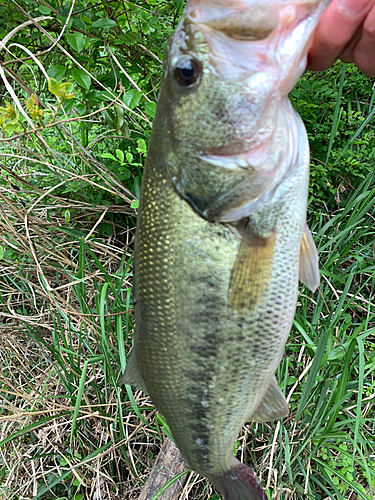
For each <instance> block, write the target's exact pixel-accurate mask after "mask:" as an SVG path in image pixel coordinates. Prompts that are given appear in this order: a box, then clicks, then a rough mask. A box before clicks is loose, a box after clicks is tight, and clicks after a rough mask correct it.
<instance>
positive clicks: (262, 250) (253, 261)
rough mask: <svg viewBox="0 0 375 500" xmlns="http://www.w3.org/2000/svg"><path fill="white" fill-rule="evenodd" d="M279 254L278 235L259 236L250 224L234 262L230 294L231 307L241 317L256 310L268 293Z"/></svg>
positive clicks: (272, 233)
mask: <svg viewBox="0 0 375 500" xmlns="http://www.w3.org/2000/svg"><path fill="white" fill-rule="evenodd" d="M274 251H275V233H274V232H273V231H271V232H270V233H269V236H267V237H263V236H259V235H258V234H257V233H256V232H255V231H254V230H253V229H252V227H251V225H250V224H248V226H247V228H246V230H245V234H244V235H243V238H242V241H241V244H240V248H239V250H238V254H237V257H236V260H235V262H234V265H233V268H232V272H231V276H230V282H229V290H228V298H229V303H230V305H231V307H232V308H233V309H234V310H235V311H237V312H238V313H239V314H242V313H248V312H249V311H251V310H253V309H254V307H255V306H256V304H257V303H258V302H259V300H260V299H261V298H262V297H264V295H265V294H266V293H267V290H268V286H269V282H270V276H271V271H272V264H273V258H274Z"/></svg>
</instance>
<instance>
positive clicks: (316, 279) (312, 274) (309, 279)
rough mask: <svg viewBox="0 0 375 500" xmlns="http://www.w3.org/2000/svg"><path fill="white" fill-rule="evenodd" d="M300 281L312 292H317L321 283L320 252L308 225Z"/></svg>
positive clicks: (302, 253)
mask: <svg viewBox="0 0 375 500" xmlns="http://www.w3.org/2000/svg"><path fill="white" fill-rule="evenodd" d="M299 279H300V281H301V282H302V283H303V284H304V285H306V286H307V288H309V289H310V290H311V291H312V292H315V291H316V290H317V288H318V286H319V283H320V276H319V264H318V251H317V249H316V246H315V243H314V240H313V237H312V234H311V232H310V229H309V228H308V226H307V224H305V231H304V233H303V236H302V241H301V250H300V259H299Z"/></svg>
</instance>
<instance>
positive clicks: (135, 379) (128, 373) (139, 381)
mask: <svg viewBox="0 0 375 500" xmlns="http://www.w3.org/2000/svg"><path fill="white" fill-rule="evenodd" d="M122 384H127V385H132V386H133V387H138V389H141V391H142V392H144V393H145V394H148V392H147V389H146V384H145V383H144V381H143V377H142V374H141V370H140V369H139V366H138V360H137V357H136V354H135V349H134V347H133V349H132V351H131V353H130V355H129V359H128V362H127V363H126V367H125V371H124V374H123V376H122V377H121V380H120V385H122Z"/></svg>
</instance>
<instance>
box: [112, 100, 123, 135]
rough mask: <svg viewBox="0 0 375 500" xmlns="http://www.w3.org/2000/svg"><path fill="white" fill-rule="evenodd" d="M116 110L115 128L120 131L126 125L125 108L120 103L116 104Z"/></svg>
mask: <svg viewBox="0 0 375 500" xmlns="http://www.w3.org/2000/svg"><path fill="white" fill-rule="evenodd" d="M114 110H115V130H116V132H118V131H119V130H121V127H122V126H123V125H124V121H125V120H124V108H123V107H122V106H120V105H118V104H115V105H114Z"/></svg>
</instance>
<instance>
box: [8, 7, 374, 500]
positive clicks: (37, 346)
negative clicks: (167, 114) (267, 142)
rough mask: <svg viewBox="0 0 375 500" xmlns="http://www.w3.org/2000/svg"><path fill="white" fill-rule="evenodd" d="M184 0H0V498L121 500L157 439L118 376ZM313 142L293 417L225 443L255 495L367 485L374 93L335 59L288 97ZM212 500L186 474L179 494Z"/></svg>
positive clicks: (330, 493)
mask: <svg viewBox="0 0 375 500" xmlns="http://www.w3.org/2000/svg"><path fill="white" fill-rule="evenodd" d="M182 7H183V0H173V1H171V0H140V1H139V2H129V1H126V0H119V1H102V0H86V1H79V0H68V1H66V0H48V1H47V0H46V1H45V0H37V1H35V0H19V1H18V2H16V1H14V0H0V77H1V78H0V106H1V107H0V128H1V139H0V363H1V370H0V500H3V499H4V500H5V499H21V498H33V499H37V498H41V499H49V498H58V499H69V500H70V499H74V500H82V499H83V498H92V499H94V500H98V499H101V498H103V499H108V498H125V499H129V500H132V499H136V498H138V496H139V493H140V490H141V488H142V485H143V483H144V481H145V479H146V478H147V475H148V473H149V471H150V467H151V464H152V460H153V458H154V456H155V455H156V454H157V453H158V450H159V449H160V445H161V442H162V441H163V439H164V438H165V435H168V432H169V431H168V427H167V425H166V423H165V422H164V420H163V418H162V417H161V416H160V415H157V414H156V411H155V409H154V407H153V406H152V403H151V402H150V400H149V399H148V398H146V397H145V396H144V395H143V394H142V393H141V392H139V391H138V392H134V391H133V390H132V388H131V387H128V386H127V387H126V388H120V387H119V386H118V381H119V377H120V373H121V372H122V371H123V369H124V367H125V364H126V359H127V354H128V352H129V350H130V348H131V343H132V333H133V312H132V298H131V281H132V253H133V247H132V243H133V239H134V226H135V223H136V215H137V206H138V197H139V191H140V183H141V178H142V168H143V164H144V161H145V157H146V154H147V144H148V139H149V136H150V131H151V124H152V120H153V116H154V113H155V107H156V98H157V92H158V88H159V84H160V74H161V64H162V59H163V51H164V49H165V46H166V42H167V39H168V37H169V35H170V34H171V32H172V31H173V29H174V27H175V26H176V23H177V21H178V18H179V16H180V14H181V11H182ZM291 98H292V101H293V103H294V106H295V107H296V109H297V111H298V112H299V113H300V114H301V116H302V118H303V120H304V122H305V124H306V127H307V130H308V134H309V138H310V143H311V185H310V200H309V219H310V220H309V223H310V227H311V229H312V232H313V234H314V238H315V241H316V243H317V246H318V250H319V253H320V264H321V286H320V289H319V292H318V293H316V294H314V295H313V296H312V295H311V294H310V293H309V292H308V291H307V290H306V289H305V288H304V287H302V286H301V288H300V295H299V302H298V307H297V313H296V317H295V321H294V327H293V330H292V333H291V336H290V341H289V343H288V346H287V349H286V356H285V358H284V359H283V361H282V363H281V365H280V368H279V370H278V371H279V373H278V380H279V382H280V384H281V386H282V389H283V390H284V392H285V394H286V396H287V398H288V401H290V404H291V414H290V417H289V418H288V419H286V420H284V421H283V422H281V421H280V422H276V423H275V424H272V425H269V424H263V425H261V424H247V425H245V426H244V428H243V432H242V433H241V435H240V436H239V439H238V441H237V443H236V446H235V450H234V451H235V453H236V454H237V456H238V457H239V458H240V459H242V460H245V461H247V462H248V463H249V464H250V465H251V466H253V467H254V468H255V470H256V472H257V473H258V475H259V476H260V477H261V480H262V483H263V485H264V486H265V487H266V488H267V494H268V496H269V498H280V499H289V498H293V499H314V500H318V499H324V498H330V499H340V500H341V499H351V500H354V499H365V500H367V499H370V498H372V494H373V493H372V492H373V489H374V485H375V472H374V469H375V440H374V435H375V411H374V408H375V405H374V401H375V378H374V371H375V348H374V340H375V336H374V333H375V322H374V318H375V303H374V283H375V281H374V270H375V265H374V242H375V230H374V217H375V211H374V196H375V171H374V158H375V126H374V122H373V121H372V118H373V116H374V115H375V106H374V104H375V103H374V100H375V90H374V80H372V79H370V78H368V77H366V76H364V75H363V74H361V73H360V72H359V71H358V70H357V69H356V68H355V67H354V66H345V65H343V64H341V63H337V64H336V65H335V66H334V67H333V68H331V69H330V70H329V71H327V72H325V73H319V74H312V73H308V74H305V75H304V76H303V77H302V78H301V80H300V82H299V83H298V85H297V86H296V88H295V89H294V90H293V91H292V93H291ZM188 496H189V498H190V499H201V500H206V499H209V498H211V500H214V499H218V498H219V497H218V495H217V494H216V493H215V492H214V491H213V490H212V488H211V486H210V485H209V484H208V483H207V481H206V480H204V479H201V478H199V477H197V476H196V475H194V474H190V473H189V476H188V483H187V486H186V487H185V490H184V491H183V492H182V493H181V495H180V497H179V498H180V499H185V498H187V497H188Z"/></svg>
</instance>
